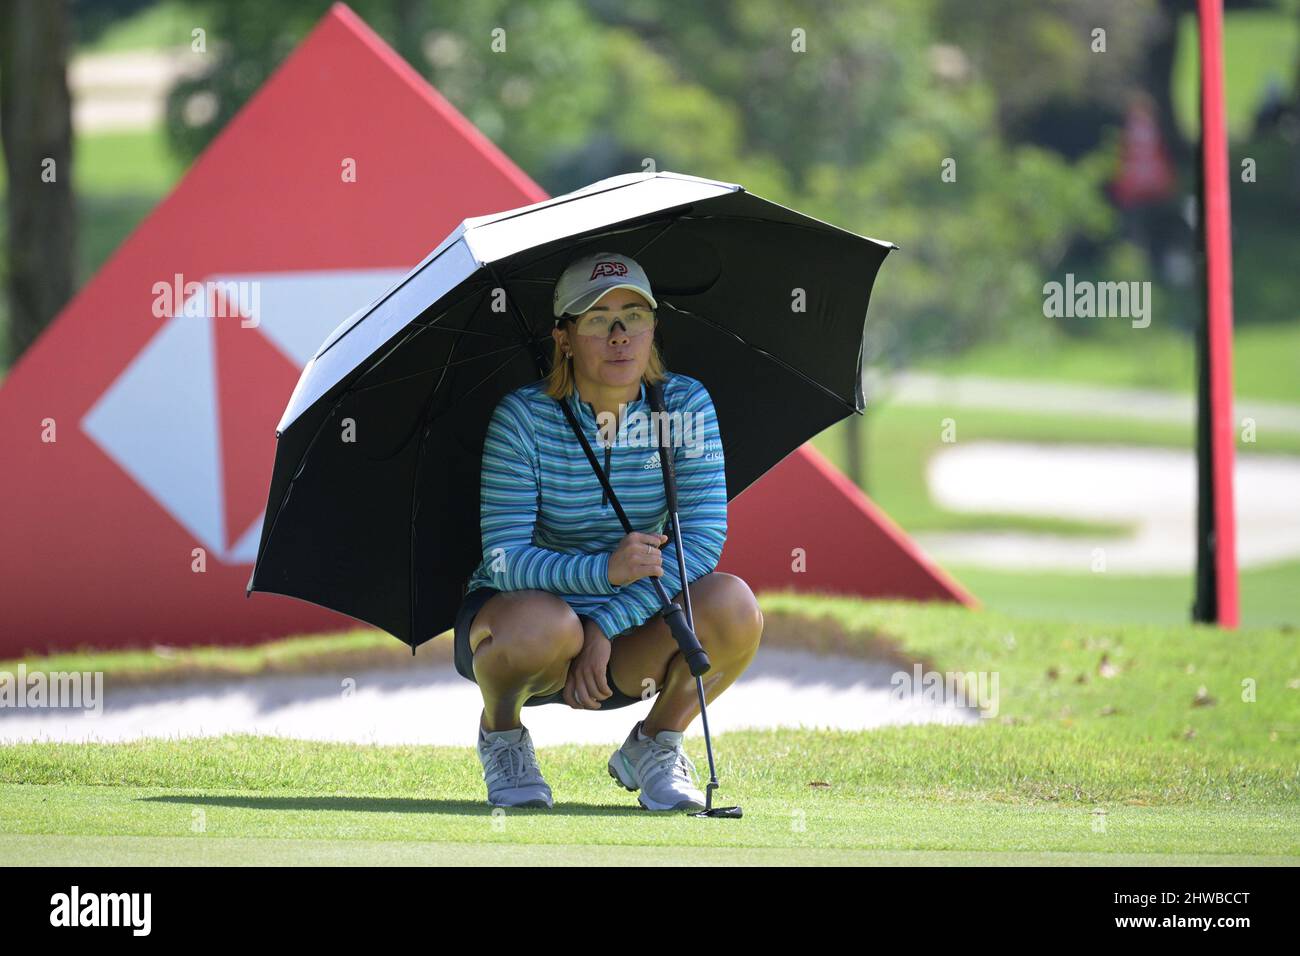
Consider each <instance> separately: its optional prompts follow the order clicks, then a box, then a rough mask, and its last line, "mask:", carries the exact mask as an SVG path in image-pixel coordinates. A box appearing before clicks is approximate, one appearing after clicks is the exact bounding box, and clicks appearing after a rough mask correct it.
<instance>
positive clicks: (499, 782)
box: [478, 723, 555, 808]
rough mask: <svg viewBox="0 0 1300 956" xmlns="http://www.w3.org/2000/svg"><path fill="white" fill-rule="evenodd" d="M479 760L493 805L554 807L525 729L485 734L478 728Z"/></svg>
mask: <svg viewBox="0 0 1300 956" xmlns="http://www.w3.org/2000/svg"><path fill="white" fill-rule="evenodd" d="M478 759H479V761H480V762H481V763H482V764H483V779H484V780H485V781H486V782H487V792H488V803H489V804H490V805H492V806H494V807H548V808H549V807H554V806H555V801H554V799H553V798H552V796H551V788H550V786H549V785H548V784H547V783H546V780H545V779H543V777H542V771H541V769H540V768H539V767H538V766H537V753H536V752H535V751H534V750H533V740H532V737H530V736H529V734H528V728H527V727H524V726H522V725H521V726H519V727H516V728H514V729H513V730H500V731H493V732H491V733H487V732H485V731H484V730H483V725H482V724H481V723H480V724H479V728H478Z"/></svg>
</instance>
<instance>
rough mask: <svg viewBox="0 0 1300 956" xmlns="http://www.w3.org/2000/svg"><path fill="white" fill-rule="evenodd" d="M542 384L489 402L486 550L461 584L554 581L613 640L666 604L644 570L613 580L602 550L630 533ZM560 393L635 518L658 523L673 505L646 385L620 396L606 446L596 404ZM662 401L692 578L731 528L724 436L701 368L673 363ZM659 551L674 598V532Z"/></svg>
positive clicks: (714, 558)
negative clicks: (492, 405)
mask: <svg viewBox="0 0 1300 956" xmlns="http://www.w3.org/2000/svg"><path fill="white" fill-rule="evenodd" d="M544 388H545V381H544V380H542V381H538V382H533V383H532V384H530V385H525V386H523V387H522V388H518V389H515V390H514V391H512V392H509V393H508V394H506V395H505V397H504V398H502V399H501V401H500V402H499V403H498V405H497V407H496V410H495V411H494V412H493V413H492V418H491V421H490V423H489V425H488V430H487V435H486V438H485V439H484V443H483V469H482V487H481V495H480V509H479V516H480V528H481V531H482V537H483V561H482V563H481V564H480V565H479V566H478V568H477V569H475V571H474V573H473V575H471V577H470V579H469V582H468V585H467V591H469V590H473V589H474V588H477V587H482V586H485V585H487V586H491V587H494V588H497V589H498V590H501V591H518V590H525V589H538V590H543V591H551V592H553V593H555V594H557V595H558V596H559V597H561V598H563V599H564V600H565V601H566V602H567V603H568V604H569V606H570V607H572V608H573V610H574V612H575V613H577V614H582V615H586V616H587V617H590V618H591V619H592V620H593V621H594V622H595V623H596V624H597V625H599V626H600V629H601V631H603V632H604V634H605V636H606V637H608V638H610V639H613V638H614V637H617V636H619V635H620V634H622V633H624V632H626V631H627V630H629V629H631V628H633V627H636V626H637V625H639V624H641V623H643V622H644V621H646V620H647V619H649V618H650V617H651V616H652V615H653V614H654V613H655V612H656V611H658V610H659V608H660V607H661V606H662V605H661V604H660V602H659V598H658V595H657V594H656V593H655V590H654V585H653V584H651V580H652V579H650V578H641V579H639V580H637V581H633V582H631V583H629V584H624V585H622V586H615V585H613V584H611V583H610V581H609V559H610V556H611V554H612V553H613V551H614V549H615V548H616V547H617V546H618V543H619V541H620V540H622V538H623V536H624V534H625V533H626V532H624V530H623V526H622V524H621V523H620V522H619V520H618V515H617V513H616V512H615V511H614V508H613V507H612V506H611V505H610V503H609V501H608V500H607V498H606V496H605V493H604V489H603V488H602V487H601V485H600V482H599V479H597V478H596V475H595V473H594V472H593V471H592V469H591V464H590V463H589V462H588V461H587V457H586V455H585V454H584V452H583V450H582V446H581V445H580V444H579V443H578V439H577V437H576V436H575V435H574V434H573V431H572V429H571V428H570V427H569V422H568V420H567V419H566V418H565V416H564V411H563V410H562V409H561V408H560V406H559V405H558V404H557V403H556V401H555V399H553V398H551V397H549V396H548V395H547V394H546V393H545V391H544ZM567 401H568V402H569V407H570V408H572V409H573V412H574V415H575V417H576V418H577V420H578V423H579V425H580V426H581V427H582V429H583V433H584V434H585V435H586V436H587V440H588V441H589V442H590V443H591V447H592V450H593V451H594V452H595V453H596V457H597V458H598V459H599V460H600V463H601V465H602V467H604V469H605V472H606V474H607V475H608V476H609V481H610V484H611V485H612V486H613V488H614V492H615V493H616V494H617V495H618V500H619V502H620V503H621V504H622V505H623V509H624V511H626V512H627V516H628V519H629V520H630V521H631V522H632V527H633V529H634V530H636V531H644V532H647V533H662V532H663V528H664V525H665V523H666V522H667V517H668V504H667V501H666V500H665V498H664V488H663V472H662V470H661V467H660V464H659V453H658V447H657V443H656V440H655V439H656V434H655V432H654V430H653V427H652V423H651V421H650V416H651V409H650V401H649V398H648V396H647V395H646V389H645V385H644V384H642V386H641V392H640V395H639V397H638V398H637V399H636V400H635V401H633V402H630V403H629V404H628V405H626V406H625V408H624V410H623V427H622V428H620V430H619V433H618V434H617V435H615V436H614V443H613V445H612V446H609V447H602V441H601V437H602V433H601V431H600V426H599V423H598V422H597V419H596V415H595V412H594V411H593V409H592V407H591V405H590V404H589V403H587V402H584V401H582V400H581V399H580V398H579V397H578V395H577V390H576V389H575V390H574V391H573V393H572V394H571V395H570V396H569V398H568V399H567ZM664 404H665V406H666V408H667V411H668V414H669V421H670V422H671V423H672V424H671V429H670V432H669V434H670V439H671V447H672V449H673V461H674V463H675V466H676V473H677V498H678V508H679V510H680V518H681V528H682V545H683V547H684V548H685V550H686V578H687V580H688V581H694V580H696V579H698V578H701V577H703V576H704V575H706V574H708V573H709V572H711V571H712V570H713V569H714V568H716V567H717V564H718V559H719V558H720V557H721V555H722V545H723V543H724V542H725V540H726V537H727V479H726V469H725V460H724V458H723V453H722V440H721V436H720V435H719V432H718V419H717V414H716V412H715V411H714V408H713V400H712V399H711V398H710V396H709V393H708V391H707V389H705V387H704V385H703V384H702V383H701V382H699V381H698V380H697V379H694V378H691V377H690V376H688V375H682V374H680V373H673V372H669V373H668V377H667V380H666V381H665V382H664ZM662 551H663V571H664V573H663V576H662V577H661V578H660V579H659V580H660V581H661V582H662V583H663V586H664V590H665V591H667V593H668V596H669V597H673V596H675V595H676V594H677V593H678V592H679V591H681V589H682V585H681V578H680V576H679V574H678V571H677V550H676V546H675V545H674V544H673V543H672V542H671V541H669V542H668V543H667V544H666V545H665V546H664V547H663V549H662Z"/></svg>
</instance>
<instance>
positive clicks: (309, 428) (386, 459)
mask: <svg viewBox="0 0 1300 956" xmlns="http://www.w3.org/2000/svg"><path fill="white" fill-rule="evenodd" d="M893 248H896V247H895V246H894V245H893V244H892V243H889V242H882V241H879V240H876V239H868V238H864V237H862V236H858V235H855V234H854V233H851V232H847V231H846V230H844V229H840V228H837V227H835V226H832V225H829V224H827V223H825V222H822V221H820V220H817V219H814V218H812V217H809V216H805V215H803V214H801V213H798V212H796V211H794V210H792V209H788V208H786V207H785V206H782V205H779V204H778V203H774V202H771V201H769V200H766V199H762V198H760V197H758V196H756V195H754V194H753V193H750V192H747V191H746V190H745V189H744V187H742V186H740V185H737V184H735V183H724V182H716V181H714V180H710V179H701V178H699V177H695V176H687V175H682V174H680V173H671V172H656V173H636V174H630V175H624V176H615V177H613V178H610V179H604V180H601V181H599V182H597V183H593V184H592V185H590V186H587V187H585V188H583V189H580V190H577V191H576V192H572V193H567V194H565V195H562V196H557V197H555V198H554V199H549V200H547V201H545V202H539V203H534V204H533V205H530V206H523V207H521V208H518V209H511V210H508V211H506V212H501V213H496V214H494V215H490V216H480V217H477V218H473V219H466V220H465V221H464V222H462V223H461V225H460V226H459V227H458V228H457V229H456V230H455V231H454V232H452V233H451V235H449V236H447V238H446V239H444V240H443V241H442V242H441V243H440V244H439V245H438V247H437V248H436V249H434V250H433V252H431V253H430V254H429V255H428V256H427V257H425V259H424V261H423V262H421V263H420V264H419V265H418V266H416V267H415V268H414V269H413V270H411V272H410V273H409V274H408V275H407V276H406V277H405V278H404V279H402V280H401V281H400V282H398V283H397V284H396V285H394V286H393V287H392V288H391V289H389V290H388V291H387V292H386V293H384V295H383V296H381V297H380V298H379V299H377V300H376V301H375V302H373V303H371V304H370V305H369V306H367V307H366V308H364V309H361V310H359V311H358V312H356V313H355V314H353V315H352V316H351V317H350V318H349V319H347V320H346V321H344V322H343V323H342V324H341V325H339V327H338V328H336V329H335V330H334V331H333V332H332V333H331V334H330V336H329V338H327V339H326V340H325V342H324V343H323V344H322V345H321V347H320V348H319V349H318V350H317V352H316V354H315V356H314V357H313V358H312V359H311V361H309V362H308V363H307V366H306V367H305V368H304V369H303V371H302V375H301V377H300V378H299V380H298V384H297V386H296V387H295V388H294V391H293V394H292V396H291V397H290V399H289V404H288V407H287V408H286V409H285V411H284V415H283V416H282V417H281V419H280V423H279V424H278V425H277V426H276V438H277V446H276V455H275V467H274V472H273V475H272V478H271V487H270V493H269V495H268V500H267V509H266V518H265V522H264V524H263V526H262V535H261V540H260V543H259V545H258V551H257V561H256V564H255V565H254V568H253V573H252V575H251V577H250V578H249V581H248V592H249V594H251V593H252V592H253V591H266V592H271V593H276V594H286V595H290V596H292V597H296V598H300V599H302V600H306V601H310V602H312V603H314V604H319V605H322V606H324V607H328V608H332V609H334V610H337V611H341V612H343V613H345V614H348V615H351V616H352V617H355V618H358V619H360V620H362V621H366V622H368V623H371V624H374V625H376V626H378V627H381V628H383V629H384V630H386V631H388V632H389V633H391V634H393V635H394V636H396V637H398V638H399V639H401V640H402V641H405V642H406V643H407V644H409V645H410V646H411V648H412V649H414V648H416V647H418V646H419V645H420V644H422V643H424V642H425V641H427V640H428V639H429V638H431V637H434V636H435V635H437V634H439V633H441V632H443V631H445V630H448V629H449V628H450V627H451V626H452V623H453V622H454V619H455V615H456V611H457V608H458V606H459V604H460V600H461V595H462V588H463V586H464V583H465V581H466V580H467V579H468V577H469V575H470V574H471V573H472V571H473V570H474V568H475V567H476V566H477V565H478V563H479V562H480V560H481V559H482V551H481V543H480V537H479V467H480V458H481V455H482V449H483V440H484V436H485V433H486V431H487V425H488V420H489V418H490V416H491V414H492V411H493V409H494V408H495V407H496V404H497V402H498V401H499V400H500V399H501V397H502V396H503V395H505V394H506V392H508V391H511V390H512V389H515V388H517V387H519V386H522V385H525V384H528V383H529V382H534V381H536V380H537V379H538V378H540V377H542V376H543V375H544V374H545V372H546V371H547V370H548V367H549V366H548V363H549V359H548V358H546V356H548V355H549V354H550V348H549V346H548V345H547V340H548V339H549V338H550V333H551V328H552V325H553V322H554V319H553V316H552V313H551V295H552V291H553V289H554V285H555V281H556V279H557V277H558V276H559V274H560V272H561V271H562V270H563V269H564V267H565V266H566V265H567V264H568V263H569V262H570V261H571V260H572V259H574V258H576V257H577V256H580V255H583V254H586V253H589V252H596V251H604V250H608V251H612V252H618V253H623V254H625V255H629V256H631V257H633V258H634V259H636V261H637V262H638V263H640V264H641V266H642V267H643V268H644V269H645V270H646V273H647V274H648V275H649V277H650V281H651V283H652V286H653V289H654V294H655V298H656V299H657V300H658V304H659V308H658V315H659V323H658V331H657V333H656V334H657V335H658V341H659V345H660V349H661V351H662V353H663V356H664V361H665V364H666V365H667V367H668V368H669V369H671V370H673V371H677V372H682V373H684V374H686V375H690V376H692V377H694V378H697V379H699V380H700V381H701V382H703V383H704V385H705V387H706V388H707V389H708V390H709V393H710V395H711V396H712V398H713V402H714V407H715V409H716V411H717V415H718V426H719V432H720V434H721V437H722V440H723V448H724V455H725V459H726V467H727V494H728V497H729V498H734V497H735V496H736V495H738V494H740V492H742V491H744V490H745V488H747V487H749V485H751V484H752V483H753V482H755V481H756V480H757V479H758V478H759V477H760V476H761V475H762V474H763V473H764V472H766V471H767V470H768V469H770V468H771V467H773V466H774V465H776V464H777V463H778V462H779V461H780V460H781V459H782V458H784V457H785V456H787V455H789V454H790V453H791V452H792V451H794V450H795V449H796V448H798V447H799V446H800V445H801V444H803V443H804V442H805V441H807V440H808V439H810V438H812V437H813V436H814V435H816V434H817V433H818V432H820V431H822V430H823V429H825V428H827V427H829V426H830V425H833V424H834V423H835V422H838V421H840V420H841V419H844V418H846V417H847V416H849V415H851V414H853V413H854V412H860V411H861V410H862V408H863V396H862V389H861V378H862V375H861V371H862V349H863V345H862V342H863V329H864V323H865V320H866V313H867V303H868V301H869V299H870V297H871V288H872V284H873V282H874V281H875V278H876V273H877V271H878V270H879V268H880V264H881V262H883V261H884V259H885V256H886V255H888V253H889V252H890V250H891V249H893ZM593 480H594V477H593Z"/></svg>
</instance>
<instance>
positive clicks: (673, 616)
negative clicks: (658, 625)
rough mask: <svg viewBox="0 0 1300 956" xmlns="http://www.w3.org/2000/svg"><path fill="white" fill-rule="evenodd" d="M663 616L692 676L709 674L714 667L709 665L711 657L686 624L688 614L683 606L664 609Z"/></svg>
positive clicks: (677, 605)
mask: <svg viewBox="0 0 1300 956" xmlns="http://www.w3.org/2000/svg"><path fill="white" fill-rule="evenodd" d="M663 615H664V623H665V624H667V625H668V630H669V631H671V632H672V635H673V639H674V640H675V641H677V646H678V647H679V648H680V649H681V652H682V657H683V658H685V659H686V666H687V667H689V668H690V671H691V676H692V677H699V676H700V675H701V674H704V673H707V672H708V670H709V668H710V667H712V666H713V665H712V664H711V663H709V655H708V654H706V653H705V651H704V648H702V647H701V646H700V641H699V638H697V637H696V636H695V632H694V631H692V630H691V626H690V625H689V624H687V623H686V614H685V612H683V611H682V608H681V605H679V604H673V605H672V606H671V607H667V608H664V611H663Z"/></svg>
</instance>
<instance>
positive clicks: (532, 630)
mask: <svg viewBox="0 0 1300 956" xmlns="http://www.w3.org/2000/svg"><path fill="white" fill-rule="evenodd" d="M480 618H481V619H482V621H483V623H484V624H485V625H486V627H487V631H488V637H490V638H491V640H490V641H489V640H487V638H484V641H485V642H486V643H485V644H480V646H479V650H482V651H483V652H484V654H485V656H486V657H488V658H491V660H492V662H493V663H496V664H500V665H502V666H506V667H508V668H509V669H510V670H511V671H514V672H516V673H527V674H535V673H538V672H540V671H543V670H546V669H547V668H549V667H551V666H552V665H554V664H555V663H556V662H557V661H559V660H561V659H562V660H565V661H568V660H572V659H573V658H574V657H576V656H577V655H578V652H579V651H581V650H582V642H583V636H582V622H581V621H579V620H578V615H576V614H575V613H574V612H573V609H572V608H571V607H569V605H568V604H567V603H566V602H565V601H564V600H563V599H561V598H559V597H557V596H556V595H554V594H551V593H550V592H549V591H533V590H530V591H503V592H502V593H501V594H497V595H493V597H492V598H491V599H490V600H489V601H488V602H487V604H485V605H484V606H483V611H481V612H480ZM475 623H476V624H478V621H477V620H476V621H475ZM478 657H479V651H478V650H476V651H475V659H476V660H477V659H478Z"/></svg>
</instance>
